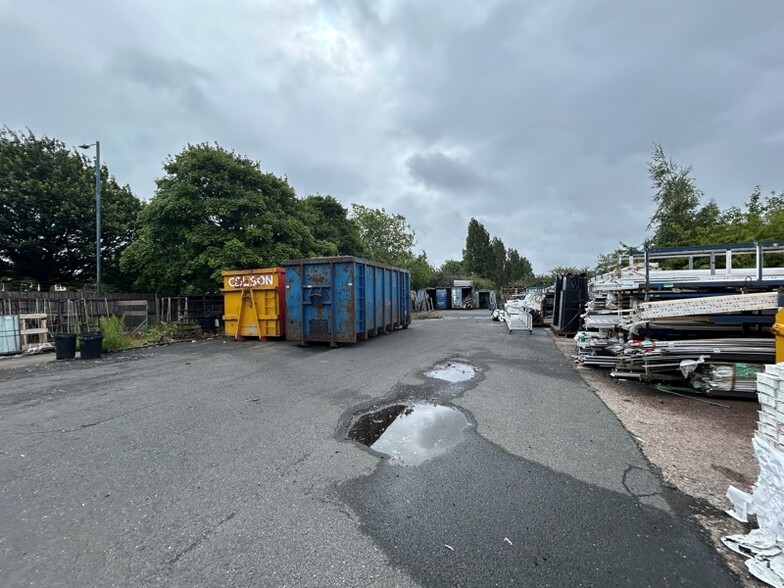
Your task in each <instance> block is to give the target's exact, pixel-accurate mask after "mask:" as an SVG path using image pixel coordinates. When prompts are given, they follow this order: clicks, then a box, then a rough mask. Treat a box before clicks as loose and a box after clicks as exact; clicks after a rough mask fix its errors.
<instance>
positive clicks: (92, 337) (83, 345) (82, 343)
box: [79, 333, 103, 359]
mask: <svg viewBox="0 0 784 588" xmlns="http://www.w3.org/2000/svg"><path fill="white" fill-rule="evenodd" d="M102 350H103V333H82V334H81V335H79V358H80V359H98V358H99V357H101V351H102Z"/></svg>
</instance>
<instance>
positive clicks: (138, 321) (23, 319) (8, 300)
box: [0, 291, 223, 353]
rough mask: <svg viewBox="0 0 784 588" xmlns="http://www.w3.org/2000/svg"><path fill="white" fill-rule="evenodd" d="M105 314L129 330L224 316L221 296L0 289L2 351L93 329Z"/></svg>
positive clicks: (205, 321)
mask: <svg viewBox="0 0 784 588" xmlns="http://www.w3.org/2000/svg"><path fill="white" fill-rule="evenodd" d="M105 316H118V317H122V318H123V321H124V323H125V326H126V328H127V329H128V330H130V331H138V330H141V329H142V328H144V327H145V326H147V325H149V324H151V323H159V322H163V323H172V322H192V323H196V324H201V325H207V324H210V325H214V321H215V319H220V318H221V317H222V316H223V296H222V295H221V294H198V295H190V296H161V295H158V294H137V293H116V292H112V293H107V294H101V295H100V296H98V295H96V294H95V293H92V292H89V293H87V292H85V293H82V292H72V291H71V292H0V353H12V352H18V351H20V350H21V351H26V350H27V349H30V348H31V347H34V346H37V345H41V344H44V343H46V342H47V340H48V336H49V335H53V334H57V333H84V332H90V331H96V330H98V324H99V319H100V317H105Z"/></svg>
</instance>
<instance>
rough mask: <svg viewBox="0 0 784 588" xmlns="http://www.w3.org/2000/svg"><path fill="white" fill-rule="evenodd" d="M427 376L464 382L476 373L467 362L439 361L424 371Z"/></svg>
mask: <svg viewBox="0 0 784 588" xmlns="http://www.w3.org/2000/svg"><path fill="white" fill-rule="evenodd" d="M425 375H426V376H427V377H428V378H435V379H437V380H444V381H446V382H466V381H468V380H470V379H471V378H473V377H474V376H475V375H476V368H475V367H474V366H472V365H470V364H467V363H461V362H459V361H447V362H445V363H439V364H438V365H437V366H435V367H434V368H433V369H432V370H430V371H429V372H425Z"/></svg>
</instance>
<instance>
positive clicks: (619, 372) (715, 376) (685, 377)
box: [575, 331, 775, 396]
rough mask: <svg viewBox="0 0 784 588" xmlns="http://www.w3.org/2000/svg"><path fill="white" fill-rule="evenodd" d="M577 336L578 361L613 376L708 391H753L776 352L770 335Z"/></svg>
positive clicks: (738, 392) (750, 394)
mask: <svg viewBox="0 0 784 588" xmlns="http://www.w3.org/2000/svg"><path fill="white" fill-rule="evenodd" d="M575 341H576V342H577V350H578V351H577V361H578V362H579V363H581V364H583V365H586V366H596V367H605V368H611V369H612V372H611V375H612V376H613V377H614V378H620V379H636V380H642V381H644V382H675V383H683V384H687V383H690V384H691V385H692V386H693V387H694V388H695V389H696V390H697V391H700V392H703V393H706V394H719V393H722V392H735V393H737V394H736V395H742V394H744V393H745V394H747V395H749V396H753V395H754V394H755V393H756V387H755V385H754V384H753V383H754V382H755V380H754V375H755V374H756V372H757V370H758V369H759V368H758V366H759V365H760V364H765V363H770V362H772V361H774V358H775V342H774V340H773V339H767V338H746V339H742V338H727V339H691V340H681V341H655V340H649V339H646V340H642V341H641V340H631V341H629V342H627V343H623V344H622V343H619V342H618V341H614V340H612V339H608V338H603V337H600V336H595V334H593V333H590V332H586V331H582V332H580V333H578V334H577V336H576V337H575ZM738 366H741V367H738ZM688 368H691V369H688Z"/></svg>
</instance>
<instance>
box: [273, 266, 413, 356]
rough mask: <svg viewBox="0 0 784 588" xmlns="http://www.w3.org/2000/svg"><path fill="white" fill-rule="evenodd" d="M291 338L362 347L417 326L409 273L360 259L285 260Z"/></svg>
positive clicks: (288, 327)
mask: <svg viewBox="0 0 784 588" xmlns="http://www.w3.org/2000/svg"><path fill="white" fill-rule="evenodd" d="M283 266H284V267H285V268H286V308H287V319H286V339H288V340H289V341H297V342H299V343H300V344H303V345H304V344H306V343H310V342H324V343H330V344H331V345H333V346H335V345H337V344H338V343H356V342H357V341H361V340H364V339H367V338H368V337H372V336H374V335H377V334H379V333H386V332H388V331H392V330H394V329H396V328H403V329H405V328H407V327H408V325H409V324H410V323H411V299H410V297H409V291H410V288H411V277H410V274H409V273H408V271H407V270H403V269H399V268H396V267H392V266H388V265H382V264H379V263H375V262H372V261H368V260H366V259H361V258H358V257H317V258H312V259H295V260H289V261H284V262H283Z"/></svg>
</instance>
